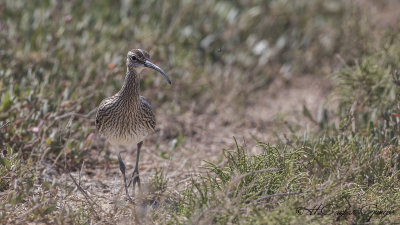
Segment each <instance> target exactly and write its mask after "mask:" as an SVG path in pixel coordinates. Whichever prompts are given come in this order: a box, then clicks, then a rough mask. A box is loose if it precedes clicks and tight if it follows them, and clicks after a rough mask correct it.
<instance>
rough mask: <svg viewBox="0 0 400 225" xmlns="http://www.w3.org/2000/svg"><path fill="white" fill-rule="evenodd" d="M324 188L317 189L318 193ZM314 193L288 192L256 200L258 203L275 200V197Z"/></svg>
mask: <svg viewBox="0 0 400 225" xmlns="http://www.w3.org/2000/svg"><path fill="white" fill-rule="evenodd" d="M321 190H322V188H317V189H316V191H321ZM310 192H313V190H311V191H296V192H286V193H276V194H272V195H266V196H264V197H261V198H259V199H256V201H257V202H259V201H262V200H265V199H268V198H273V197H279V196H288V195H299V194H306V193H310Z"/></svg>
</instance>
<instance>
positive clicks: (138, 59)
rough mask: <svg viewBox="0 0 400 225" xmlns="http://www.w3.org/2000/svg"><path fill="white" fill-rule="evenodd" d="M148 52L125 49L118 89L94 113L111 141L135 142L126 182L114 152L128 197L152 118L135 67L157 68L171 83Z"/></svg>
mask: <svg viewBox="0 0 400 225" xmlns="http://www.w3.org/2000/svg"><path fill="white" fill-rule="evenodd" d="M149 59H150V55H149V54H148V53H147V52H145V51H143V50H141V49H133V50H131V51H129V52H128V55H127V59H126V64H127V72H126V76H125V80H124V84H123V86H122V88H121V90H120V91H119V92H118V93H116V94H115V95H113V96H111V97H108V98H106V99H104V100H103V101H102V102H101V103H100V105H99V108H98V111H97V115H96V127H97V129H98V130H99V132H100V133H101V134H103V135H104V136H105V138H106V139H107V140H108V141H109V142H110V143H111V144H112V145H120V146H131V145H137V158H136V167H135V170H134V172H133V174H132V180H131V181H130V182H129V184H128V185H127V184H126V176H125V164H124V163H123V161H122V158H121V156H120V154H119V155H118V159H119V163H120V170H121V172H122V175H123V178H124V184H125V191H126V194H127V196H128V198H129V199H130V196H129V193H128V187H129V185H130V184H131V182H132V181H133V194H134V192H135V191H134V190H135V184H136V183H138V185H139V189H140V179H139V170H138V165H139V154H140V148H141V146H142V143H143V142H142V141H143V139H144V138H145V137H146V136H147V135H148V134H151V133H153V132H154V128H155V126H156V120H155V116H154V113H153V109H152V107H151V105H150V103H149V101H147V100H146V99H145V98H144V97H143V96H140V95H139V91H140V78H139V74H138V71H137V69H139V68H143V67H148V68H152V69H155V70H157V71H158V72H160V73H161V74H162V75H163V76H164V77H165V78H166V79H167V81H168V83H170V84H171V81H170V79H169V77H168V76H167V75H166V73H165V72H164V71H163V70H162V69H161V68H159V67H158V66H156V65H154V64H153V63H151V62H150V61H149Z"/></svg>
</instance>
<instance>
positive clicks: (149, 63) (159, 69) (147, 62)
mask: <svg viewBox="0 0 400 225" xmlns="http://www.w3.org/2000/svg"><path fill="white" fill-rule="evenodd" d="M144 66H145V67H148V68H151V69H155V70H157V71H158V72H160V73H161V74H162V75H163V76H164V78H165V79H166V80H167V81H168V83H169V84H171V80H170V79H169V77H168V75H167V74H166V73H165V72H164V70H162V69H161V68H160V67H158V66H156V65H154V64H153V63H152V62H150V61H149V60H146V61H144Z"/></svg>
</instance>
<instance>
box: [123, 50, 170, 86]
mask: <svg viewBox="0 0 400 225" xmlns="http://www.w3.org/2000/svg"><path fill="white" fill-rule="evenodd" d="M126 64H127V66H128V67H133V68H136V69H139V68H141V67H147V68H151V69H154V70H157V71H158V72H160V73H161V74H162V75H163V76H164V78H165V79H166V80H167V81H168V83H169V84H171V80H170V79H169V77H168V75H167V74H166V73H165V72H164V71H163V70H162V69H161V68H160V67H158V66H156V65H155V64H154V63H152V62H150V55H149V53H147V52H146V51H144V50H142V49H132V50H130V51H129V52H128V55H127V58H126Z"/></svg>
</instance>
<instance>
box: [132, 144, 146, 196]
mask: <svg viewBox="0 0 400 225" xmlns="http://www.w3.org/2000/svg"><path fill="white" fill-rule="evenodd" d="M142 144H143V141H141V142H139V143H138V144H137V156H136V166H135V170H134V171H133V173H132V179H131V182H133V187H132V189H133V195H135V186H136V183H138V186H139V193H142V188H141V185H140V177H139V156H140V149H141V148H142ZM131 182H129V185H130V184H131Z"/></svg>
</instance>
